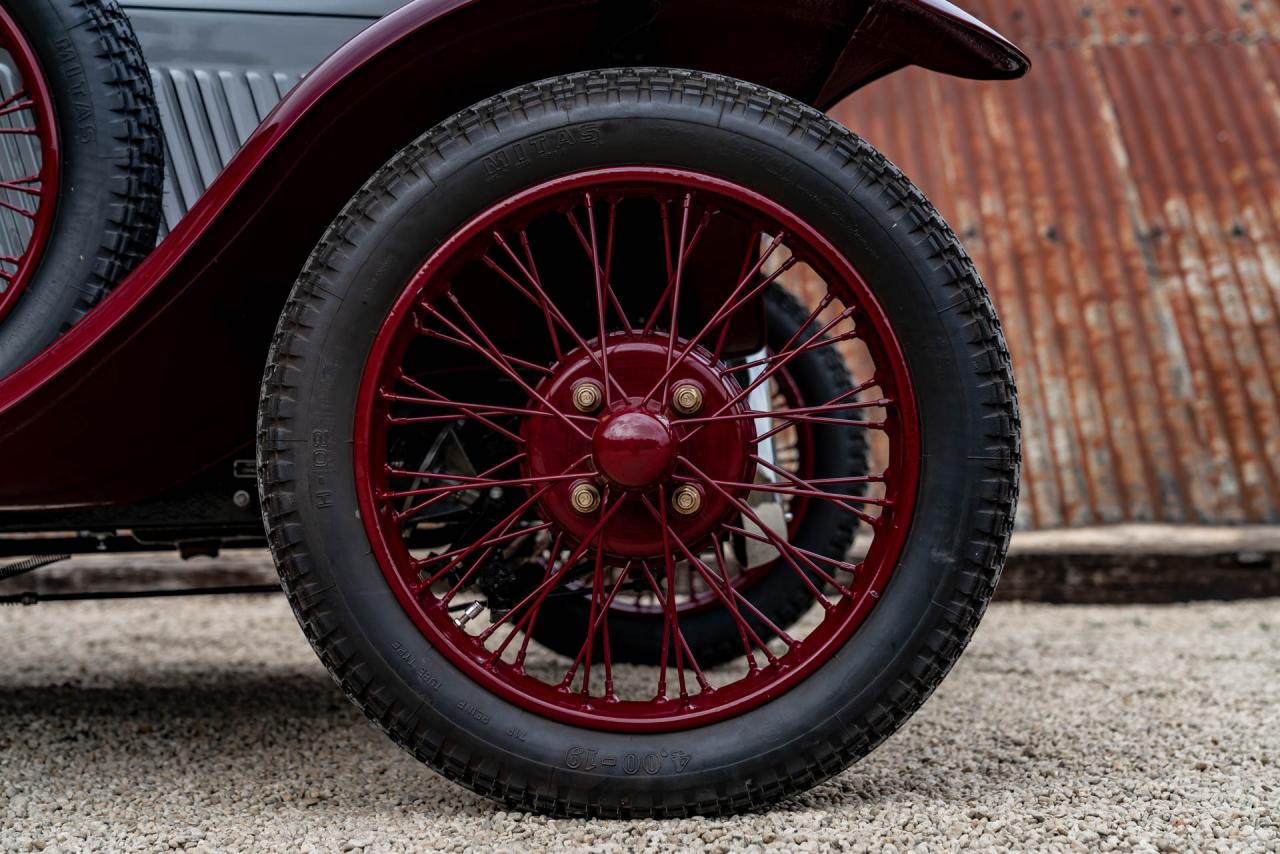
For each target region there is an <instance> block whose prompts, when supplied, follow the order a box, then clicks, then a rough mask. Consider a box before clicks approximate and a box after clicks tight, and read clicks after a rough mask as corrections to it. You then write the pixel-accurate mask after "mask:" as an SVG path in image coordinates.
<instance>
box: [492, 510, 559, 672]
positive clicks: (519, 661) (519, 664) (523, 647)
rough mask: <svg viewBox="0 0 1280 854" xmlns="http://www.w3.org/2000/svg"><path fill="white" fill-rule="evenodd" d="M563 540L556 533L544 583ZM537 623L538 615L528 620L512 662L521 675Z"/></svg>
mask: <svg viewBox="0 0 1280 854" xmlns="http://www.w3.org/2000/svg"><path fill="white" fill-rule="evenodd" d="M563 540H564V532H563V531H559V532H557V533H556V538H555V539H554V540H553V541H552V542H551V550H550V552H548V554H550V555H551V559H550V560H549V561H547V565H546V567H544V568H543V571H542V580H543V581H546V580H547V579H548V578H550V577H551V570H553V569H554V568H555V565H556V558H557V557H559V556H560V545H561V543H562V541H563ZM537 621H538V615H537V614H536V613H535V614H534V615H533V616H532V617H530V618H529V623H528V625H527V626H526V627H525V630H524V637H523V638H521V640H520V649H519V650H517V651H516V660H515V662H514V664H515V668H516V669H517V670H519V671H520V672H522V673H523V672H524V660H525V656H526V655H528V653H529V641H531V640H533V627H534V624H535V623H537ZM502 649H503V648H499V650H498V654H497V655H496V656H493V657H492V658H490V659H489V665H490V666H491V667H492V666H493V663H494V662H495V661H497V660H498V657H499V656H501V655H502Z"/></svg>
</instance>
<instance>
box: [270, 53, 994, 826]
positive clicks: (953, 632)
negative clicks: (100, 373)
mask: <svg viewBox="0 0 1280 854" xmlns="http://www.w3.org/2000/svg"><path fill="white" fill-rule="evenodd" d="M1017 431H1018V422H1017V408H1016V402H1015V398H1014V390H1013V380H1012V374H1011V372H1010V369H1009V359H1008V353H1007V352H1006V350H1005V348H1004V344H1003V339H1002V338H1001V335H1000V329H999V324H998V322H997V321H996V319H995V315H994V313H993V311H992V308H991V305H990V302H989V300H988V299H987V296H986V294H985V292H984V291H983V288H982V284H981V281H980V280H979V279H978V277H977V275H976V273H975V271H974V269H973V266H972V264H971V263H970V262H969V260H968V258H967V257H966V256H965V255H964V251H963V249H961V248H960V246H959V243H958V242H957V240H956V237H955V235H954V234H953V233H952V232H951V230H950V229H949V228H947V226H946V224H945V223H944V222H942V220H941V219H940V218H939V217H938V215H937V213H936V211H934V210H933V209H932V208H931V207H930V206H929V204H928V202H927V201H926V200H925V199H924V197H923V196H922V195H921V194H920V193H919V191H918V190H916V189H915V187H913V186H912V185H911V183H910V182H909V181H908V180H907V179H906V178H905V177H903V176H902V175H901V173H899V172H898V171H897V170H896V169H895V168H894V167H893V165H892V164H891V163H889V162H888V161H887V160H886V159H885V158H884V157H883V156H881V155H880V154H879V153H878V152H876V151H875V150H874V149H873V148H872V147H871V146H869V145H867V144H866V143H865V142H863V141H862V140H860V139H858V138H857V137H856V136H854V135H853V134H852V133H850V132H849V131H848V130H847V129H845V128H842V127H840V126H839V125H836V124H835V123H834V122H832V121H831V120H830V119H829V118H827V117H825V116H823V115H821V114H819V113H816V112H814V111H813V110H811V109H809V108H807V107H805V106H804V105H803V104H800V103H797V102H796V101H794V100H792V99H789V98H787V97H786V96H784V95H780V94H778V93H776V92H770V91H768V90H767V89H762V88H761V87H759V86H755V85H752V84H749V83H744V82H742V81H737V80H733V79H731V78H727V77H722V76H717V75H711V74H704V73H701V72H693V71H679V70H673V69H652V68H640V69H632V68H622V69H605V70H603V71H591V72H582V73H578V74H569V75H564V76H561V77H557V78H554V79H551V80H548V81H543V82H541V83H538V84H536V85H528V86H522V87H520V88H518V89H514V90H512V91H510V92H507V93H504V94H502V95H499V96H496V97H494V98H492V99H490V100H487V101H483V102H480V103H478V104H476V105H475V106H473V107H471V108H469V109H467V110H464V111H463V112H461V113H459V114H458V115H456V116H454V117H452V118H450V119H448V120H446V121H444V122H442V123H441V124H440V125H438V126H436V127H435V128H433V129H432V130H431V131H430V132H428V133H427V134H424V135H423V136H422V137H420V138H419V139H417V140H416V141H414V142H413V143H411V144H409V145H407V146H405V147H404V148H403V149H402V150H401V151H400V153H399V154H397V155H396V156H395V157H394V158H393V159H392V160H391V161H389V162H388V163H387V165H386V166H384V167H383V168H382V169H381V170H379V171H378V173H377V174H375V175H374V176H373V177H371V178H370V179H369V181H368V182H367V183H366V184H365V186H364V187H363V188H362V189H361V190H360V192H359V193H357V194H356V195H355V196H353V197H352V199H351V200H350V202H349V203H348V205H347V207H346V208H345V209H344V211H343V212H342V214H340V215H339V216H338V217H337V218H336V219H335V220H334V222H333V224H332V226H331V227H330V229H329V230H328V232H326V234H325V235H324V237H323V238H322V239H321V241H320V242H319V243H318V244H317V246H316V250H315V252H314V254H313V255H312V257H311V259H310V261H309V262H308V264H307V266H306V268H305V269H304V271H303V273H302V275H301V276H300V278H299V279H298V282H297V284H296V285H295V286H294V290H293V292H292V294H291V296H290V299H289V301H288V303H287V305H286V307H285V310H284V314H283V315H282V317H281V321H280V326H279V328H278V330H277V334H276V336H275V339H274V341H273V344H272V349H271V353H270V355H269V361H268V364H267V370H266V373H265V376H264V380H263V389H262V400H261V408H260V411H259V431H258V462H259V469H258V470H259V477H260V482H261V487H262V505H263V511H264V515H265V517H266V521H267V526H268V538H269V541H270V544H271V549H272V552H273V554H274V555H275V558H276V561H277V563H278V565H279V568H280V577H281V583H282V585H283V587H284V588H285V590H286V591H287V592H288V594H289V599H290V602H291V604H292V606H293V608H294V611H295V613H296V615H297V617H298V620H299V623H300V624H301V625H302V627H303V630H304V631H305V632H306V633H307V636H308V638H309V639H310V641H311V643H312V644H313V645H314V646H315V648H316V650H317V652H318V653H319V654H320V657H321V660H322V661H323V662H324V663H325V665H326V667H328V668H329V670H330V672H331V673H332V674H333V676H334V678H335V679H336V680H337V681H338V683H339V684H340V685H341V686H342V689H343V690H344V691H345V692H346V693H347V694H348V696H350V697H351V699H352V700H353V701H354V702H355V703H357V704H358V705H359V706H360V707H361V708H362V709H363V710H364V711H365V713H366V714H367V715H368V716H369V719H370V720H372V721H374V722H375V723H376V724H377V725H378V726H380V727H382V728H383V729H385V730H386V732H387V733H388V734H389V735H390V736H391V737H392V738H393V739H394V740H395V741H396V742H397V743H399V744H400V745H402V746H403V747H405V748H406V749H407V750H409V751H410V752H412V753H413V755H415V756H417V757H419V758H420V759H422V761H424V762H426V763H428V764H429V765H431V766H432V767H433V768H436V769H437V770H439V771H441V772H442V773H444V774H446V775H447V776H448V777H449V778H450V779H453V780H457V781H458V782H460V783H462V784H463V785H466V786H468V787H470V788H471V789H473V790H475V791H477V792H480V793H482V794H485V795H488V796H490V797H493V798H495V799H497V800H500V801H502V802H503V803H504V804H506V805H508V806H509V807H513V808H515V809H521V810H534V811H538V812H546V813H550V814H554V815H562V816H607V817H640V816H654V817H673V816H684V815H691V814H695V813H700V814H708V815H713V814H714V815H723V814H726V813H729V812H736V811H740V810H745V809H755V808H759V807H761V806H763V805H765V804H768V803H773V802H775V801H777V800H779V799H781V798H784V797H787V796H789V795H791V794H793V793H796V792H799V791H802V790H804V789H808V788H811V787H812V786H814V785H816V784H817V783H819V782H821V781H822V780H824V779H826V778H827V777H829V776H831V775H832V774H835V773H837V772H838V771H840V770H841V769H843V768H846V767H848V766H849V765H851V764H852V763H853V762H855V761H856V760H857V759H859V758H861V757H863V756H865V755H866V754H867V753H869V752H870V751H871V750H873V749H874V748H875V747H876V745H878V744H880V743H881V742H882V741H883V740H884V739H885V738H887V737H888V736H889V735H890V734H891V733H892V732H893V731H894V730H895V729H896V728H897V727H899V726H900V725H901V724H902V723H903V722H904V721H905V720H906V719H907V718H908V717H909V716H910V715H911V714H912V713H913V712H914V711H915V710H916V709H917V708H919V706H920V704H921V703H923V702H924V701H925V699H926V698H927V697H928V696H929V694H930V693H931V692H932V691H933V689H934V688H935V687H936V686H937V685H938V683H939V682H940V681H941V680H942V678H943V677H944V676H945V675H946V673H947V671H948V670H949V668H950V667H951V665H952V664H953V663H954V662H955V661H956V659H957V658H958V657H959V655H960V653H961V651H962V650H963V649H964V646H965V643H966V642H967V641H968V638H969V637H970V635H971V634H972V632H973V630H974V628H975V627H976V625H977V623H978V620H979V619H980V617H981V615H982V612H983V609H984V608H985V606H986V603H987V602H988V601H989V599H990V598H991V595H992V593H993V591H994V586H995V581H996V578H997V577H998V575H999V571H1000V565H1001V561H1002V560H1003V557H1004V552H1005V548H1006V547H1007V543H1008V536H1009V532H1010V530H1011V528H1012V518H1013V505H1014V500H1015V498H1016V494H1017V464H1018V444H1017V443H1018V432H1017Z"/></svg>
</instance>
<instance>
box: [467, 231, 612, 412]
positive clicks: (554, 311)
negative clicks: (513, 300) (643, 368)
mask: <svg viewBox="0 0 1280 854" xmlns="http://www.w3.org/2000/svg"><path fill="white" fill-rule="evenodd" d="M521 235H522V237H521V241H522V244H523V245H524V247H525V250H526V251H528V238H527V237H524V236H523V235H524V232H521ZM493 239H494V240H495V241H496V242H497V244H498V245H499V246H501V247H502V249H503V251H504V252H506V253H507V257H509V258H510V259H511V261H512V263H514V264H515V265H516V267H517V268H518V269H519V270H520V272H521V273H522V274H523V275H524V277H525V278H526V279H528V281H529V285H530V287H532V288H533V292H530V291H529V290H528V289H526V288H525V287H524V285H521V284H520V283H519V282H518V281H516V278H515V277H514V276H512V275H511V274H510V273H508V272H507V271H506V270H504V269H502V267H501V266H500V265H499V264H498V262H497V261H494V260H493V259H492V258H490V257H489V256H488V255H485V256H484V259H483V260H484V263H485V264H487V265H488V266H489V268H490V269H491V270H493V271H494V272H495V273H497V274H498V275H499V276H501V277H502V278H503V279H504V280H505V281H506V282H507V284H509V285H511V287H513V288H515V290H516V292H517V293H519V294H520V295H521V296H523V297H524V298H525V299H527V300H529V301H530V302H532V303H533V304H534V305H537V306H539V307H541V308H542V310H543V312H545V313H548V314H549V316H550V317H551V318H553V319H554V320H555V321H556V323H558V324H560V327H561V328H562V329H564V331H565V332H568V333H569V337H571V338H572V339H573V340H574V343H576V344H577V345H578V346H579V347H581V348H582V351H583V352H584V353H586V354H587V357H588V358H590V359H591V361H592V363H593V364H594V365H595V366H596V367H597V368H600V372H601V373H602V374H603V373H604V366H603V365H601V364H600V359H599V357H598V356H597V355H596V353H595V351H593V350H592V349H591V348H590V347H589V346H587V342H586V340H585V339H584V338H583V337H582V335H581V334H580V333H579V332H578V330H577V329H575V328H574V326H573V324H572V323H570V322H569V320H568V318H566V317H565V316H564V314H563V313H562V312H561V311H560V309H559V308H557V307H556V305H555V303H553V302H552V301H551V298H550V297H549V296H547V292H546V291H545V290H544V289H543V287H542V283H541V282H540V281H539V279H538V278H537V273H536V271H534V270H532V269H527V268H526V267H525V266H524V264H522V263H521V262H520V259H519V257H517V256H516V253H515V251H514V250H513V249H512V248H511V246H510V245H508V244H507V241H505V240H503V238H502V235H501V234H499V233H498V232H496V231H495V232H494V233H493ZM529 257H530V262H532V254H530V256H529ZM535 294H536V295H535ZM553 338H554V335H553ZM556 349H557V351H558V350H559V347H557V348H556ZM610 384H611V385H612V386H613V387H614V390H615V391H617V392H618V394H620V395H623V396H625V395H626V392H625V391H623V389H622V386H620V385H618V384H617V381H616V380H611V381H610Z"/></svg>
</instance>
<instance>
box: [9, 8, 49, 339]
mask: <svg viewBox="0 0 1280 854" xmlns="http://www.w3.org/2000/svg"><path fill="white" fill-rule="evenodd" d="M5 72H9V73H5ZM10 75H13V76H10ZM57 187H58V133H57V122H56V119H55V116H54V111H53V98H52V95H51V93H50V89H49V85H48V83H47V81H46V80H45V77H44V74H43V73H42V72H41V70H40V65H39V63H38V62H37V61H36V56H35V52H34V51H33V50H32V49H31V45H30V44H29V43H28V41H27V39H26V37H25V36H24V35H23V33H22V31H21V30H20V29H18V25H17V23H16V22H15V21H14V19H13V17H12V16H11V15H10V14H9V13H8V12H7V11H6V10H5V9H4V8H3V7H0V320H3V319H4V317H5V316H6V315H7V314H8V313H9V312H10V311H11V310H12V309H13V306H14V305H15V304H16V303H17V301H18V298H19V297H21V296H22V293H23V291H24V290H26V287H27V285H28V284H29V283H30V282H31V278H32V276H34V275H35V271H36V269H37V267H39V265H40V260H41V258H42V257H43V256H44V251H45V248H46V247H47V245H48V243H49V236H50V234H51V233H52V231H53V217H54V201H55V197H56V195H57Z"/></svg>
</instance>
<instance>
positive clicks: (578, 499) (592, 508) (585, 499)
mask: <svg viewBox="0 0 1280 854" xmlns="http://www.w3.org/2000/svg"><path fill="white" fill-rule="evenodd" d="M569 500H570V501H571V502H573V509H574V510H577V511H578V512H579V513H594V512H596V511H597V510H599V509H600V490H598V489H596V488H595V486H593V485H592V484H589V483H580V484H578V485H577V486H575V487H574V488H573V491H572V492H570V493H569Z"/></svg>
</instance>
